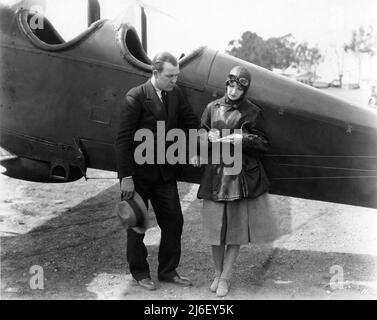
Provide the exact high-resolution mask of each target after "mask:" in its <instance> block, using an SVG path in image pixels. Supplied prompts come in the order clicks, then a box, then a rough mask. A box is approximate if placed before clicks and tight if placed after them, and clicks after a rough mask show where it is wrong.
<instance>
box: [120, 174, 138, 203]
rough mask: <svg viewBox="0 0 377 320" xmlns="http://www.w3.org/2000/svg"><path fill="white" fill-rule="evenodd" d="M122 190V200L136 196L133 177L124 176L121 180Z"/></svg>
mask: <svg viewBox="0 0 377 320" xmlns="http://www.w3.org/2000/svg"><path fill="white" fill-rule="evenodd" d="M120 192H121V197H122V200H128V199H131V198H132V197H133V196H134V193H135V184H134V180H133V179H132V177H125V178H122V180H121V182H120Z"/></svg>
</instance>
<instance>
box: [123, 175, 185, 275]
mask: <svg viewBox="0 0 377 320" xmlns="http://www.w3.org/2000/svg"><path fill="white" fill-rule="evenodd" d="M134 183H135V191H136V192H137V193H139V194H140V196H141V197H142V199H143V200H144V202H145V204H146V206H147V207H148V200H150V202H151V204H152V207H153V210H154V213H155V216H156V220H157V223H158V225H159V227H160V229H161V241H160V248H159V252H158V270H157V273H158V278H159V279H166V278H171V277H174V276H176V275H177V271H176V268H177V267H178V265H179V260H180V257H181V235H182V227H183V215H182V209H181V204H180V201H179V195H178V189H177V182H176V181H175V180H173V181H169V182H164V181H163V180H162V179H158V180H157V181H149V180H147V179H143V178H139V177H137V176H135V177H134ZM127 232H128V233H127V260H128V264H129V268H130V272H131V274H132V276H133V278H134V279H135V280H137V281H140V280H142V279H144V278H147V277H150V270H149V264H148V262H147V256H148V252H147V248H146V246H145V244H144V242H143V239H144V234H139V233H137V232H135V231H133V230H132V229H128V231H127Z"/></svg>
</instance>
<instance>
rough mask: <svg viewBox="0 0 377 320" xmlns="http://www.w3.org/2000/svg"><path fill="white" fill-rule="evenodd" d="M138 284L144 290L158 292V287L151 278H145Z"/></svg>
mask: <svg viewBox="0 0 377 320" xmlns="http://www.w3.org/2000/svg"><path fill="white" fill-rule="evenodd" d="M136 282H137V283H138V285H139V286H141V287H143V288H144V289H147V290H150V291H152V290H156V285H155V284H154V282H153V281H152V279H151V278H145V279H142V280H140V281H136Z"/></svg>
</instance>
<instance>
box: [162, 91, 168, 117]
mask: <svg viewBox="0 0 377 320" xmlns="http://www.w3.org/2000/svg"><path fill="white" fill-rule="evenodd" d="M161 98H162V103H163V104H164V106H165V111H166V114H168V93H167V92H166V91H161Z"/></svg>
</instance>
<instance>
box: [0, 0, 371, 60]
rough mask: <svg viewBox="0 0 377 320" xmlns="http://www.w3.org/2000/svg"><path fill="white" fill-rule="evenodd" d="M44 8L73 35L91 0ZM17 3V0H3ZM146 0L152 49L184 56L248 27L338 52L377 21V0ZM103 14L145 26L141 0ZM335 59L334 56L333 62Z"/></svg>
mask: <svg viewBox="0 0 377 320" xmlns="http://www.w3.org/2000/svg"><path fill="white" fill-rule="evenodd" d="M45 1H46V2H47V6H46V12H45V14H46V15H47V17H48V18H49V19H50V21H51V22H52V23H53V24H54V26H55V27H56V29H57V30H58V31H59V32H60V33H61V34H62V36H63V37H64V38H65V39H66V40H69V39H71V38H73V37H74V36H76V35H78V34H79V33H80V32H82V31H83V30H85V29H86V27H87V26H86V15H87V13H86V6H87V1H86V0H64V1H61V0H45ZM0 2H2V3H4V2H5V3H7V2H8V3H12V2H15V0H0ZM143 2H144V3H145V4H147V5H148V6H147V9H146V13H147V17H148V54H149V56H153V55H154V54H155V53H157V52H158V51H162V50H163V51H171V52H172V53H174V54H175V55H177V56H179V55H180V54H181V53H188V52H190V51H192V50H194V49H196V48H197V47H199V46H202V45H206V46H208V47H209V48H212V49H215V50H219V51H222V52H225V50H226V49H227V46H228V43H229V41H231V40H237V39H239V38H240V37H241V35H242V33H243V32H245V31H252V32H256V33H257V34H258V35H259V36H261V37H262V38H264V39H267V38H269V37H278V36H283V35H285V34H288V33H291V34H293V35H294V36H295V38H296V40H297V41H300V42H301V41H307V42H308V43H309V44H310V45H312V46H318V47H319V48H320V49H321V51H322V52H324V53H326V54H329V53H332V54H333V53H334V51H335V49H336V48H341V47H342V45H343V44H344V43H345V42H348V41H349V40H350V38H351V32H352V29H355V28H358V27H359V26H361V25H372V26H374V29H375V30H376V32H377V1H376V0H358V1H355V0H258V1H256V0H227V1H225V0H190V1H182V0H143ZM100 4H101V15H102V18H108V19H120V20H123V21H128V22H131V23H132V24H133V25H135V27H136V29H137V30H140V8H139V6H138V4H139V2H138V0H100ZM331 63H332V64H333V62H331Z"/></svg>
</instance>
